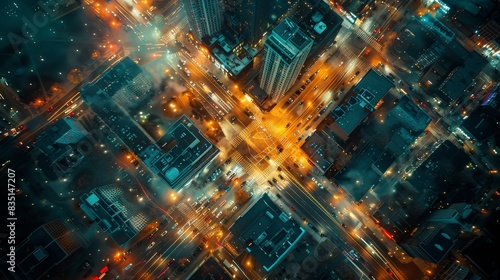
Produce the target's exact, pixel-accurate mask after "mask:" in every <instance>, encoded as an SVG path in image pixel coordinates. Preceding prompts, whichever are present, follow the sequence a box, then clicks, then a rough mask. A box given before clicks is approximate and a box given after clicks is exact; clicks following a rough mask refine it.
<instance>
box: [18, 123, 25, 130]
mask: <svg viewBox="0 0 500 280" xmlns="http://www.w3.org/2000/svg"><path fill="white" fill-rule="evenodd" d="M25 129H26V126H24V125H23V124H22V125H20V126H18V127H17V130H25Z"/></svg>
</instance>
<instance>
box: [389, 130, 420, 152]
mask: <svg viewBox="0 0 500 280" xmlns="http://www.w3.org/2000/svg"><path fill="white" fill-rule="evenodd" d="M415 139H416V137H415V136H413V135H411V133H410V132H409V131H408V130H407V129H405V128H404V127H401V128H399V129H398V130H396V132H395V133H394V134H392V136H391V141H390V142H389V143H388V144H387V145H386V146H385V148H386V149H387V150H388V151H390V152H391V153H392V154H394V155H395V156H399V155H401V154H402V153H404V152H406V150H407V149H408V147H409V146H410V144H411V143H413V142H414V141H415Z"/></svg>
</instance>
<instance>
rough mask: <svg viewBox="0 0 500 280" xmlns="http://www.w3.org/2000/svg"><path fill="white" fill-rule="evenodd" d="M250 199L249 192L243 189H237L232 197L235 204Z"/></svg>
mask: <svg viewBox="0 0 500 280" xmlns="http://www.w3.org/2000/svg"><path fill="white" fill-rule="evenodd" d="M249 199H250V194H249V193H248V192H247V191H245V190H244V189H239V190H238V191H237V192H236V194H235V198H234V202H235V203H236V204H240V205H241V204H245V203H246V202H247V201H248V200H249Z"/></svg>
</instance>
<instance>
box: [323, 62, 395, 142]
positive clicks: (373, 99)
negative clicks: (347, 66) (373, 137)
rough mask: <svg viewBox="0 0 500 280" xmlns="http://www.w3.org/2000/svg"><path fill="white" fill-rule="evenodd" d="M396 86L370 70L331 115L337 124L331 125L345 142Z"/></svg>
mask: <svg viewBox="0 0 500 280" xmlns="http://www.w3.org/2000/svg"><path fill="white" fill-rule="evenodd" d="M392 87H394V84H393V83H392V82H391V80H389V78H387V77H385V76H383V75H382V74H381V73H379V72H376V71H374V70H373V69H370V71H368V73H366V74H365V76H364V77H363V78H362V79H361V80H360V81H359V82H358V83H357V84H356V86H355V87H354V88H353V89H352V90H351V91H350V92H348V93H347V94H346V98H345V99H344V101H343V102H342V104H341V105H339V106H338V107H337V108H335V109H334V110H332V111H331V112H330V114H331V115H332V117H333V118H334V119H335V122H334V123H332V124H331V125H329V127H330V128H331V129H332V130H333V131H334V133H335V135H337V136H338V137H339V138H340V139H342V140H343V141H346V140H347V139H348V138H349V135H350V134H351V133H352V132H353V131H354V130H355V129H356V128H357V127H358V126H359V124H361V123H362V122H363V121H364V120H365V119H366V117H367V116H368V115H369V114H370V113H373V112H375V110H376V108H377V106H378V103H379V102H380V100H382V98H384V96H385V95H386V94H387V93H388V92H389V90H390V89H391V88H392Z"/></svg>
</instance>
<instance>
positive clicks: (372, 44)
mask: <svg viewBox="0 0 500 280" xmlns="http://www.w3.org/2000/svg"><path fill="white" fill-rule="evenodd" d="M353 31H354V34H356V35H358V36H359V37H360V38H361V39H363V41H365V42H366V43H367V44H368V45H370V47H372V48H374V49H375V50H376V51H378V52H380V51H382V45H380V43H379V42H377V40H375V38H373V37H372V36H370V35H369V34H368V33H366V32H365V31H363V30H361V29H360V28H354V29H353Z"/></svg>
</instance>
